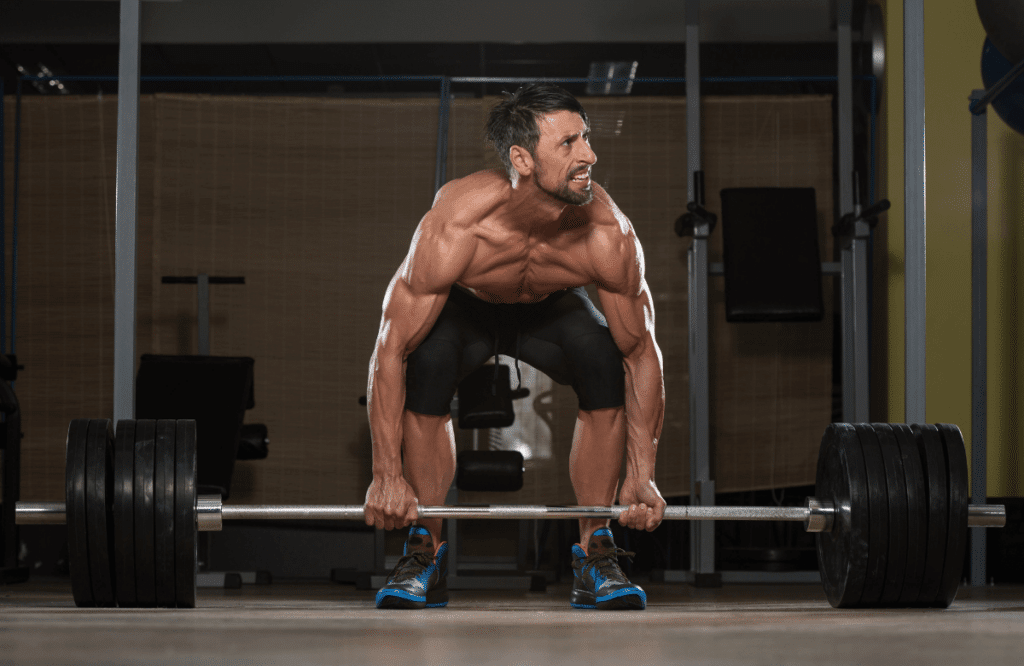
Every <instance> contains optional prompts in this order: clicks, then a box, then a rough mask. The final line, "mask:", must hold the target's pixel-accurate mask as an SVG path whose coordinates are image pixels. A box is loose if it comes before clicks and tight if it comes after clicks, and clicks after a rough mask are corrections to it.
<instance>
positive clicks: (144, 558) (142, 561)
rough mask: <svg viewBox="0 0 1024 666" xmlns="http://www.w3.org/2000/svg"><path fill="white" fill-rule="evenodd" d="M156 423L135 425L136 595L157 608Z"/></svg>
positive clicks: (141, 601) (138, 423)
mask: <svg viewBox="0 0 1024 666" xmlns="http://www.w3.org/2000/svg"><path fill="white" fill-rule="evenodd" d="M155 447H156V421H154V420H152V419H140V420H138V421H136V422H135V484H134V486H135V487H134V491H135V492H134V495H135V594H136V597H137V598H138V604H139V606H144V607H147V608H152V607H153V606H156V553H155V551H154V543H155V537H154V531H155V529H156V527H155V525H154V522H153V521H154V517H155V513H154V508H153V505H154V490H153V478H154V477H153V466H154V454H155V450H156V448H155Z"/></svg>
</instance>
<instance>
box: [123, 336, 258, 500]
mask: <svg viewBox="0 0 1024 666" xmlns="http://www.w3.org/2000/svg"><path fill="white" fill-rule="evenodd" d="M253 364H254V361H253V359H251V358H249V357H230V356H158V355H155V354H144V355H143V356H142V361H141V363H140V365H139V375H138V378H137V380H136V383H135V414H136V417H137V418H140V419H195V420H196V450H197V454H196V458H197V485H198V486H200V487H203V488H204V490H205V491H214V492H219V493H220V494H221V495H222V496H223V497H224V498H225V499H226V498H227V496H228V495H229V493H230V488H231V475H232V473H233V472H234V468H235V458H236V456H237V455H238V441H239V438H240V435H241V429H242V419H243V417H244V415H245V410H246V409H250V408H251V407H253V406H254V404H255V400H254V391H253Z"/></svg>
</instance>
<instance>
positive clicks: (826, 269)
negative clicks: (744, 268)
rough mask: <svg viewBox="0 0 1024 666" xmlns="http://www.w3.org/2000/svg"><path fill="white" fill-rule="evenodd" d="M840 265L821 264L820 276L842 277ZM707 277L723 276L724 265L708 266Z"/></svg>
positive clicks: (835, 263) (710, 264)
mask: <svg viewBox="0 0 1024 666" xmlns="http://www.w3.org/2000/svg"><path fill="white" fill-rule="evenodd" d="M842 273H843V270H842V264H841V263H840V262H838V261H823V262H821V274H822V275H842ZM708 275H725V264H723V263H722V262H720V261H714V262H711V263H709V264H708Z"/></svg>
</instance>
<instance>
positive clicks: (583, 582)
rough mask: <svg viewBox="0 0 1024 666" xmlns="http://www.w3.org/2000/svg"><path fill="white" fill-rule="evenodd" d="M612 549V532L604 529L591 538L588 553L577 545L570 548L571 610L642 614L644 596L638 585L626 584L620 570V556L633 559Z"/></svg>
mask: <svg viewBox="0 0 1024 666" xmlns="http://www.w3.org/2000/svg"><path fill="white" fill-rule="evenodd" d="M634 554H635V553H627V552H626V551H624V550H622V549H621V548H616V547H615V541H613V540H612V531H611V530H610V529H608V528H607V527H602V528H601V529H599V530H597V531H596V532H594V535H593V536H592V537H590V544H589V546H588V548H587V552H585V551H584V550H583V546H581V545H580V544H578V543H577V544H574V545H573V547H572V568H573V573H574V574H575V578H574V580H573V583H572V596H571V597H570V598H569V603H570V604H571V605H572V607H573V608H596V609H598V610H643V609H644V608H645V607H646V606H647V595H646V594H644V591H643V590H642V589H641V588H640V586H639V585H634V584H633V583H631V582H629V579H628V578H626V575H625V574H624V573H622V569H620V568H619V556H620V555H625V556H626V557H632V556H633V555H634Z"/></svg>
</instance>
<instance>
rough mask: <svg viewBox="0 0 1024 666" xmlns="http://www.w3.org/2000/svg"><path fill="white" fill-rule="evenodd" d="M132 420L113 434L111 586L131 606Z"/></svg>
mask: <svg viewBox="0 0 1024 666" xmlns="http://www.w3.org/2000/svg"><path fill="white" fill-rule="evenodd" d="M134 485H135V421H132V420H128V419H125V420H122V421H118V422H117V433H116V435H115V437H114V521H113V528H114V572H115V573H114V582H115V585H114V588H115V590H116V591H117V594H116V596H117V605H118V606H121V607H124V608H130V607H132V606H134V605H135V604H136V603H137V599H136V596H135V495H134V493H133V492H132V488H133V487H134Z"/></svg>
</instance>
